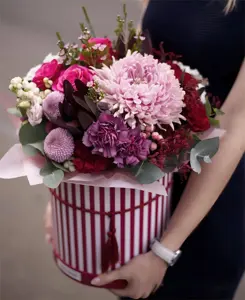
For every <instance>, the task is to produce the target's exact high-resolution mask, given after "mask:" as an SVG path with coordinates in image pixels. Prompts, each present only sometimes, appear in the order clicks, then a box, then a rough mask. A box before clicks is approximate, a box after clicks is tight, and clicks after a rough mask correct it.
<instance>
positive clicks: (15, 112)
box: [7, 107, 22, 118]
mask: <svg viewBox="0 0 245 300" xmlns="http://www.w3.org/2000/svg"><path fill="white" fill-rule="evenodd" d="M7 112H8V113H9V114H11V115H14V116H16V117H18V118H21V117H22V114H21V112H20V111H19V109H18V108H17V107H11V108H8V109H7Z"/></svg>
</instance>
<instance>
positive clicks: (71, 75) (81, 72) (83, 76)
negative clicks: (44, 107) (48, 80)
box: [52, 65, 93, 92]
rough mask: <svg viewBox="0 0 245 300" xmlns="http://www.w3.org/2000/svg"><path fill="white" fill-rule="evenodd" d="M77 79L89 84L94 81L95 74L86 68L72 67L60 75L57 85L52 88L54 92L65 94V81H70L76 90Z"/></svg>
mask: <svg viewBox="0 0 245 300" xmlns="http://www.w3.org/2000/svg"><path fill="white" fill-rule="evenodd" d="M76 79H79V80H81V81H82V82H83V83H85V84H87V83H88V82H89V81H93V74H92V72H91V70H89V69H88V68H86V67H82V66H79V65H72V66H70V67H69V68H68V69H67V70H65V72H63V73H62V74H61V75H60V77H59V79H58V80H57V83H56V84H54V85H53V87H52V88H53V90H56V91H59V92H64V89H63V82H64V81H65V80H68V81H69V82H70V83H71V84H72V86H73V88H74V89H76V86H75V80H76Z"/></svg>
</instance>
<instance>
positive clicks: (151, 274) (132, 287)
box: [91, 252, 168, 299]
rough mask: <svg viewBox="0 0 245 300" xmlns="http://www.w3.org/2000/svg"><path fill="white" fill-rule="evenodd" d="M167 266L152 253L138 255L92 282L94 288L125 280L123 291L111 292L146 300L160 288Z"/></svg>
mask: <svg viewBox="0 0 245 300" xmlns="http://www.w3.org/2000/svg"><path fill="white" fill-rule="evenodd" d="M167 268H168V265H167V264H166V263H165V262H164V261H163V260H161V259H160V258H159V257H157V256H156V255H155V254H153V253H152V252H148V253H146V254H142V255H139V256H137V257H135V258H134V259H132V260H131V261H130V262H129V263H128V264H127V265H125V266H123V267H122V268H120V269H118V270H115V271H112V272H110V273H108V274H102V275H100V276H98V277H97V278H95V279H94V280H92V282H91V283H92V284H93V285H95V286H103V285H106V284H109V283H110V282H113V281H115V280H121V279H122V280H126V281H127V282H128V285H127V287H126V288H125V289H123V290H111V292H112V293H114V294H115V295H117V296H120V297H130V298H132V299H140V298H143V299H146V298H148V297H149V296H150V294H152V293H154V292H156V290H157V289H158V288H159V287H160V286H161V283H162V280H163V277H164V276H165V273H166V271H167Z"/></svg>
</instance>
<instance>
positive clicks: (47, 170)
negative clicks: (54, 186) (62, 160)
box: [39, 161, 57, 177]
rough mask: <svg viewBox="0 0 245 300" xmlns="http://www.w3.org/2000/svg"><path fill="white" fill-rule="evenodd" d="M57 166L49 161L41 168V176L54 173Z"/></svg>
mask: <svg viewBox="0 0 245 300" xmlns="http://www.w3.org/2000/svg"><path fill="white" fill-rule="evenodd" d="M55 170H57V168H56V167H55V166H54V165H53V164H52V162H51V161H47V162H46V164H45V166H44V167H43V168H42V169H41V170H40V172H39V174H40V175H41V176H43V177H44V176H47V175H50V174H52V173H53V172H54V171H55Z"/></svg>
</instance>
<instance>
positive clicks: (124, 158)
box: [114, 128, 151, 168]
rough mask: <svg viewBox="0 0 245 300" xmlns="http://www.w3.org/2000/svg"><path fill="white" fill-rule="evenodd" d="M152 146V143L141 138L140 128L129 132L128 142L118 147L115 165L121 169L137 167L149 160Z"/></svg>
mask: <svg viewBox="0 0 245 300" xmlns="http://www.w3.org/2000/svg"><path fill="white" fill-rule="evenodd" d="M150 146H151V141H150V140H147V139H146V138H145V137H143V136H141V132H140V129H139V128H135V129H132V130H130V131H129V132H128V136H127V140H126V141H125V142H124V143H120V144H119V145H118V147H117V156H116V157H115V159H114V163H115V164H116V165H117V166H118V167H119V168H124V167H125V166H136V165H137V164H138V163H139V162H141V161H143V160H145V159H146V158H147V156H148V155H149V153H150Z"/></svg>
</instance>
